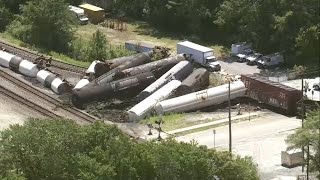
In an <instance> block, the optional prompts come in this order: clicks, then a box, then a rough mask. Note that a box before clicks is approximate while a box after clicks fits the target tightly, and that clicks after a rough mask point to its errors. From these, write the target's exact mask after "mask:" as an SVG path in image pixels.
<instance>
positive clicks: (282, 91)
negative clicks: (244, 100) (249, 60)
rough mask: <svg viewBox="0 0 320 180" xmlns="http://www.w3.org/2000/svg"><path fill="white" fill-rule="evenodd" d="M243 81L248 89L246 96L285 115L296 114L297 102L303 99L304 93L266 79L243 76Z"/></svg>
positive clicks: (256, 76) (257, 76)
mask: <svg viewBox="0 0 320 180" xmlns="http://www.w3.org/2000/svg"><path fill="white" fill-rule="evenodd" d="M241 80H242V81H243V83H244V84H245V86H246V88H247V89H248V90H247V92H246V96H247V97H249V98H252V99H254V100H257V101H259V102H263V103H265V104H267V105H271V106H272V107H275V108H277V109H279V110H280V111H282V112H284V113H285V114H292V115H293V114H295V112H296V107H297V102H298V101H299V100H301V99H302V92H301V91H299V90H297V89H294V88H292V87H289V86H285V85H283V84H281V83H278V82H274V81H270V80H268V79H267V78H265V77H262V76H259V75H257V74H254V75H241Z"/></svg>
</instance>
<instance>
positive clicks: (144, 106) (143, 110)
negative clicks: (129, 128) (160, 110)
mask: <svg viewBox="0 0 320 180" xmlns="http://www.w3.org/2000/svg"><path fill="white" fill-rule="evenodd" d="M180 84H181V82H180V81H178V80H172V81H171V82H169V83H167V84H166V85H164V86H163V87H162V88H160V89H159V90H157V91H156V92H155V93H153V94H152V95H150V96H149V97H147V98H146V99H144V100H143V101H141V102H140V103H139V104H137V105H135V106H134V107H133V108H131V109H130V110H129V111H128V114H129V119H130V120H131V121H138V120H141V119H143V118H145V117H146V116H147V115H149V114H150V113H151V111H152V110H153V109H154V106H155V105H156V104H157V103H158V102H159V101H161V100H164V99H166V98H167V97H168V96H169V95H170V94H171V92H172V91H174V90H175V89H177V88H178V87H179V86H180Z"/></svg>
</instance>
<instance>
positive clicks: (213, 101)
mask: <svg viewBox="0 0 320 180" xmlns="http://www.w3.org/2000/svg"><path fill="white" fill-rule="evenodd" d="M228 92H229V88H228V84H225V85H222V86H218V87H214V88H210V89H206V90H202V91H198V92H194V93H191V94H186V95H183V96H179V97H176V98H172V99H168V100H164V101H161V102H159V103H158V104H157V106H156V108H155V110H156V112H157V113H158V114H164V113H169V112H188V111H193V110H198V109H201V108H204V107H208V106H212V105H217V104H221V103H223V102H225V101H228ZM245 92H246V88H245V86H244V84H243V83H242V82H241V81H235V82H232V83H231V84H230V99H235V98H238V97H242V96H243V95H244V94H245Z"/></svg>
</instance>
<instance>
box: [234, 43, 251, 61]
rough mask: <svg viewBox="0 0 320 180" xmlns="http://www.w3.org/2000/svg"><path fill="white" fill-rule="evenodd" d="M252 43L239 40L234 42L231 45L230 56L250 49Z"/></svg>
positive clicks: (244, 52)
mask: <svg viewBox="0 0 320 180" xmlns="http://www.w3.org/2000/svg"><path fill="white" fill-rule="evenodd" d="M251 48H252V45H251V43H247V42H240V43H235V44H232V45H231V56H237V57H239V58H241V57H240V56H238V55H239V54H246V51H248V50H251Z"/></svg>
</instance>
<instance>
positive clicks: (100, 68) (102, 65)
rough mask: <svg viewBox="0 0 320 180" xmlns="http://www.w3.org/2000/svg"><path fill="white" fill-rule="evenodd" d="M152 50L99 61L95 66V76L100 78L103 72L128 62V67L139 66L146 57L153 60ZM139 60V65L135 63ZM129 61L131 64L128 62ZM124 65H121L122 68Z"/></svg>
mask: <svg viewBox="0 0 320 180" xmlns="http://www.w3.org/2000/svg"><path fill="white" fill-rule="evenodd" d="M151 56H152V52H151V51H150V52H144V53H139V54H134V55H131V56H125V57H119V58H115V59H111V60H107V61H105V62H99V63H97V64H96V65H95V66H94V71H95V77H96V78H98V77H100V76H102V75H103V74H105V73H107V72H109V71H111V70H112V69H115V68H117V67H119V66H120V65H124V64H126V66H127V67H126V68H125V69H127V68H130V67H134V66H138V65H140V64H144V63H139V62H141V61H139V60H145V58H147V59H149V58H150V59H149V60H148V61H150V60H151ZM136 62H138V64H137V65H134V64H133V63H136ZM127 63H129V64H127ZM122 68H123V67H120V69H122Z"/></svg>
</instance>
